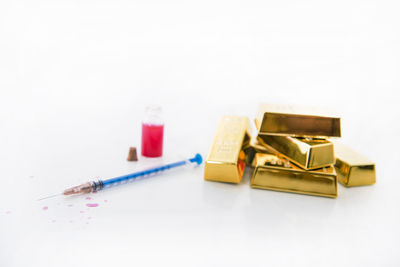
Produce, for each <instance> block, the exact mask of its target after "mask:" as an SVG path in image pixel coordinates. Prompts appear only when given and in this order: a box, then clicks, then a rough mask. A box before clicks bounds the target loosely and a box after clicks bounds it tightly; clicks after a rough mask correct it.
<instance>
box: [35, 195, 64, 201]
mask: <svg viewBox="0 0 400 267" xmlns="http://www.w3.org/2000/svg"><path fill="white" fill-rule="evenodd" d="M59 195H62V194H57V195H52V196H47V197H43V198H39V199H37V201H40V200H43V199H47V198H52V197H57V196H59Z"/></svg>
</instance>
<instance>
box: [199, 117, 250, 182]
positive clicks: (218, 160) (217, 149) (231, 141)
mask: <svg viewBox="0 0 400 267" xmlns="http://www.w3.org/2000/svg"><path fill="white" fill-rule="evenodd" d="M249 129H250V121H249V119H248V118H247V117H238V116H224V117H222V119H221V121H220V123H219V126H218V130H217V133H216V135H215V137H214V141H213V145H212V147H211V149H210V152H209V154H208V156H207V159H206V163H205V168H204V179H205V180H209V181H217V182H226V183H240V182H241V181H242V177H243V172H244V168H245V166H246V153H245V150H244V148H245V147H248V145H249V142H250V130H249Z"/></svg>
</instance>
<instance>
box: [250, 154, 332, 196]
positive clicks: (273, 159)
mask: <svg viewBox="0 0 400 267" xmlns="http://www.w3.org/2000/svg"><path fill="white" fill-rule="evenodd" d="M253 165H254V166H255V169H254V173H253V176H252V178H251V187H253V188H260V189H269V190H275V191H284V192H291V193H298V194H306V195H316V196H324V197H331V198H335V197H337V178H336V172H335V169H334V167H333V166H329V167H326V168H321V169H317V170H312V171H306V170H303V169H301V168H299V167H297V166H295V165H294V164H292V163H290V162H289V161H288V160H286V159H284V158H281V157H278V156H276V155H273V154H261V153H257V154H256V155H255V157H254V163H253Z"/></svg>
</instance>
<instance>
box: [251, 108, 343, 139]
mask: <svg viewBox="0 0 400 267" xmlns="http://www.w3.org/2000/svg"><path fill="white" fill-rule="evenodd" d="M255 120H256V126H257V130H258V134H259V135H289V136H302V137H317V138H318V137H319V138H325V137H340V135H341V133H340V118H339V117H337V116H336V115H334V114H332V112H328V111H326V110H318V109H316V108H305V107H298V106H288V105H272V104H261V105H260V106H259V109H258V114H257V117H256V119H255Z"/></svg>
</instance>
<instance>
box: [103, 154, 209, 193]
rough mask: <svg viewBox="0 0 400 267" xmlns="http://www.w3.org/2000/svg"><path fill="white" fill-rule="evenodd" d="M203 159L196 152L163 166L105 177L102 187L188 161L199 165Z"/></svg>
mask: <svg viewBox="0 0 400 267" xmlns="http://www.w3.org/2000/svg"><path fill="white" fill-rule="evenodd" d="M202 161H203V159H202V157H201V155H200V154H196V155H195V156H194V157H193V158H190V159H188V160H182V161H177V162H174V163H170V164H166V165H163V166H159V167H155V168H151V169H148V170H144V171H139V172H135V173H131V174H127V175H123V176H119V177H115V178H111V179H107V180H103V181H102V182H103V185H104V187H110V186H112V185H116V184H120V183H123V182H128V181H130V180H132V179H135V178H138V177H145V176H149V175H154V174H157V173H160V172H163V171H166V170H169V169H172V168H176V167H180V166H183V165H186V164H189V163H197V165H200V164H201V163H202Z"/></svg>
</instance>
